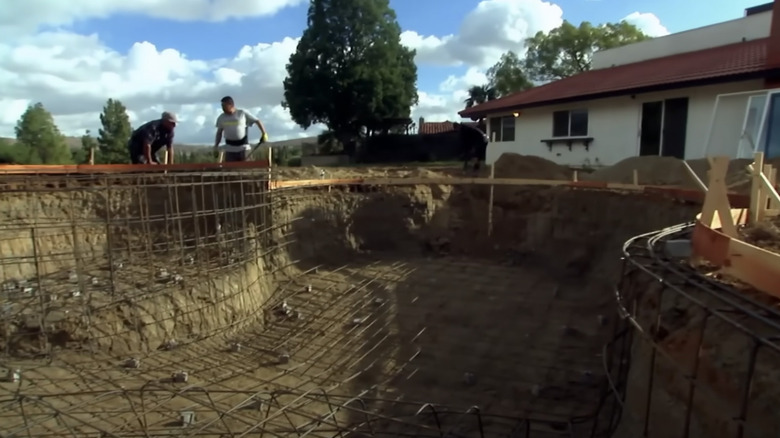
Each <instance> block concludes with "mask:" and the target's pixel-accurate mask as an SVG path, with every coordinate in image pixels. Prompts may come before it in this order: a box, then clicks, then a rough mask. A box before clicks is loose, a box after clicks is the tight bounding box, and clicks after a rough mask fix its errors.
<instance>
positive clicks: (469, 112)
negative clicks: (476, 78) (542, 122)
mask: <svg viewBox="0 0 780 438" xmlns="http://www.w3.org/2000/svg"><path fill="white" fill-rule="evenodd" d="M777 73H780V69H761V70H757V71H753V72H747V73H740V74H735V75H723V76H716V77H712V78H704V79H694V80H689V81H676V82H667V83H664V84H656V85H650V86H644V87H633V88H625V89H622V90H614V91H606V92H603V93H593V94H582V95H579V96H570V97H565V98H561V99H551V100H542V101H538V102H530V103H527V104H519V105H508V104H507V105H502V106H498V107H492V108H488V109H485V110H482V111H474V110H476V109H478V108H479V107H478V106H476V107H472V108H468V109H465V110H463V111H460V112H458V114H459V115H460V116H461V117H463V118H470V119H472V120H475V119H479V118H483V117H486V116H488V115H490V114H495V113H501V112H509V111H515V110H521V109H527V108H538V107H542V106H552V105H561V104H566V103H574V102H582V101H586V100H597V99H606V98H609V97H619V96H626V95H631V94H641V93H653V92H659V91H669V90H676V89H680V88H691V87H704V86H707V85H716V84H722V83H724V82H734V81H747V80H751V79H764V78H766V77H768V76H769V75H770V74H777Z"/></svg>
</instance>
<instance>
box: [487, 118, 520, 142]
mask: <svg viewBox="0 0 780 438" xmlns="http://www.w3.org/2000/svg"><path fill="white" fill-rule="evenodd" d="M489 137H490V141H493V139H495V141H515V118H514V117H512V116H507V117H491V118H490V136H489Z"/></svg>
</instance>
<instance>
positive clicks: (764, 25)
mask: <svg viewBox="0 0 780 438" xmlns="http://www.w3.org/2000/svg"><path fill="white" fill-rule="evenodd" d="M771 25H772V11H767V12H762V13H759V14H754V15H750V16H747V17H743V18H739V19H736V20H731V21H726V22H724V23H718V24H713V25H711V26H705V27H700V28H697V29H691V30H689V31H685V32H679V33H674V34H671V35H667V36H663V37H658V38H653V39H651V40H647V41H642V42H641V43H635V44H629V45H627V46H622V47H617V48H614V49H609V50H603V51H601V52H596V53H594V54H593V59H592V61H591V68H592V69H594V70H595V69H600V68H609V67H613V66H618V65H624V64H631V63H633V62H639V61H646V60H648V59H654V58H661V57H664V56H670V55H675V54H678V53H687V52H693V51H696V50H704V49H709V48H712V47H719V46H725V45H727V44H733V43H738V42H741V41H749V40H755V39H759V38H766V37H768V36H769V33H770V32H769V31H770V27H771Z"/></svg>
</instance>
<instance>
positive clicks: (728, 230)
mask: <svg viewBox="0 0 780 438" xmlns="http://www.w3.org/2000/svg"><path fill="white" fill-rule="evenodd" d="M728 164H729V159H728V158H726V157H714V158H711V159H710V179H709V184H708V187H707V188H708V190H707V194H706V196H705V200H704V204H703V205H702V211H701V214H700V215H699V217H698V221H697V223H696V226H695V228H694V231H693V237H692V246H693V259H694V262H698V261H700V260H702V259H703V260H706V261H708V262H709V263H711V264H713V265H714V266H716V267H718V268H720V270H721V271H722V272H723V273H724V274H727V275H730V276H732V277H734V278H737V279H739V280H741V281H743V282H744V283H746V284H749V285H751V286H753V287H754V288H756V289H758V290H760V291H762V292H764V293H767V294H769V295H772V296H774V297H776V298H780V254H776V253H774V252H771V251H767V250H765V249H762V248H759V247H757V246H754V245H751V244H749V243H747V242H745V241H742V240H741V239H740V235H739V234H738V231H737V230H738V227H739V226H740V225H744V224H751V223H756V222H757V221H760V220H762V219H763V218H764V217H765V216H766V215H768V214H773V213H774V212H775V211H776V210H777V209H778V208H779V207H780V198H778V196H777V190H775V178H776V171H775V170H774V169H772V168H771V166H764V164H763V154H756V157H755V162H754V163H753V166H752V168H751V171H752V172H753V183H752V190H751V194H750V197H749V208H748V209H744V208H732V207H733V204H731V203H730V200H729V198H728V196H727V195H726V182H725V176H726V172H727V169H728ZM773 207H774V208H773Z"/></svg>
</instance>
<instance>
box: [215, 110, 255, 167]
mask: <svg viewBox="0 0 780 438" xmlns="http://www.w3.org/2000/svg"><path fill="white" fill-rule="evenodd" d="M220 102H221V103H222V111H223V112H222V114H220V115H219V117H217V123H216V125H217V135H216V138H215V139H214V149H215V150H219V148H220V147H219V144H220V143H221V142H222V137H223V136H224V137H225V146H223V147H222V148H223V149H224V151H225V161H226V162H235V161H246V158H247V155H248V153H249V151H250V150H251V149H252V147H251V146H250V145H249V135H248V134H249V127H250V126H252V125H257V127H258V128H260V133H261V134H262V136H261V137H260V143H265V142H266V141H268V134H267V133H266V131H265V127H264V126H263V122H261V121H260V120H258V119H257V118H256V117H255V116H253V115H251V114H249V113H248V112H246V111H244V110H242V109H238V108H236V104H235V102H233V98H232V97H230V96H225V97H223V98H222V100H221V101H220Z"/></svg>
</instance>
